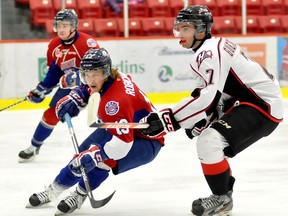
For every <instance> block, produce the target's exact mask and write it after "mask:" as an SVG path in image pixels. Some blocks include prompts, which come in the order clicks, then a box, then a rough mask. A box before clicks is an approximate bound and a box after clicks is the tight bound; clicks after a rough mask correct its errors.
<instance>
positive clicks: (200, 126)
mask: <svg viewBox="0 0 288 216" xmlns="http://www.w3.org/2000/svg"><path fill="white" fill-rule="evenodd" d="M207 126H208V122H207V120H206V119H202V120H200V121H199V122H197V123H196V124H195V125H194V127H193V128H192V129H188V128H187V129H185V133H186V135H187V136H188V137H189V138H190V139H193V138H194V137H196V136H199V135H200V134H201V132H202V131H203V130H204V129H205V128H206V127H207Z"/></svg>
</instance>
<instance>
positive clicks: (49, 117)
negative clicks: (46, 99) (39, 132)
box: [42, 107, 59, 126]
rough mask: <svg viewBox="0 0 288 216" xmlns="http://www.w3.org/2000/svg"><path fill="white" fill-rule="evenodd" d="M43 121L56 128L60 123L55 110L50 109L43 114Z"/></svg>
mask: <svg viewBox="0 0 288 216" xmlns="http://www.w3.org/2000/svg"><path fill="white" fill-rule="evenodd" d="M42 121H43V122H45V123H46V124H47V125H49V126H55V125H56V124H57V123H58V122H59V119H58V118H57V116H56V113H55V108H53V107H50V108H49V109H47V110H46V111H45V112H44V114H43V118H42Z"/></svg>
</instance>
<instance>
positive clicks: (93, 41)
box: [86, 38, 97, 47]
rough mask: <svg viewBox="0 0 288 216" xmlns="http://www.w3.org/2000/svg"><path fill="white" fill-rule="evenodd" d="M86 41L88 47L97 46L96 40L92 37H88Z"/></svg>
mask: <svg viewBox="0 0 288 216" xmlns="http://www.w3.org/2000/svg"><path fill="white" fill-rule="evenodd" d="M86 43H87V46H88V47H96V46H97V42H96V41H95V40H94V39H93V38H88V39H87V41H86Z"/></svg>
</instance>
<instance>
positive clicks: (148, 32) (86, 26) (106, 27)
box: [46, 17, 174, 38]
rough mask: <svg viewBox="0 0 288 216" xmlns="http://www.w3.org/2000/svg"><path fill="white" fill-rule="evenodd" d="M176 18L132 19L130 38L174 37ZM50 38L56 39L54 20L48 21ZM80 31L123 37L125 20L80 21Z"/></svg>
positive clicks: (130, 22) (47, 27)
mask: <svg viewBox="0 0 288 216" xmlns="http://www.w3.org/2000/svg"><path fill="white" fill-rule="evenodd" d="M173 22H174V17H170V18H157V17H156V18H130V19H129V22H128V24H129V36H164V35H171V36H172V35H173V33H172V26H173ZM46 31H47V33H48V36H49V37H50V38H51V37H55V36H56V33H55V32H54V31H53V20H47V21H46ZM78 31H80V32H85V33H87V34H90V35H93V36H96V37H123V36H124V20H123V19H122V18H103V19H79V25H78Z"/></svg>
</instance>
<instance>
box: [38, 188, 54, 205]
mask: <svg viewBox="0 0 288 216" xmlns="http://www.w3.org/2000/svg"><path fill="white" fill-rule="evenodd" d="M36 196H37V198H38V199H39V201H40V202H41V203H48V202H50V201H51V200H50V193H49V192H48V191H47V190H45V191H43V192H40V193H36Z"/></svg>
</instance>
